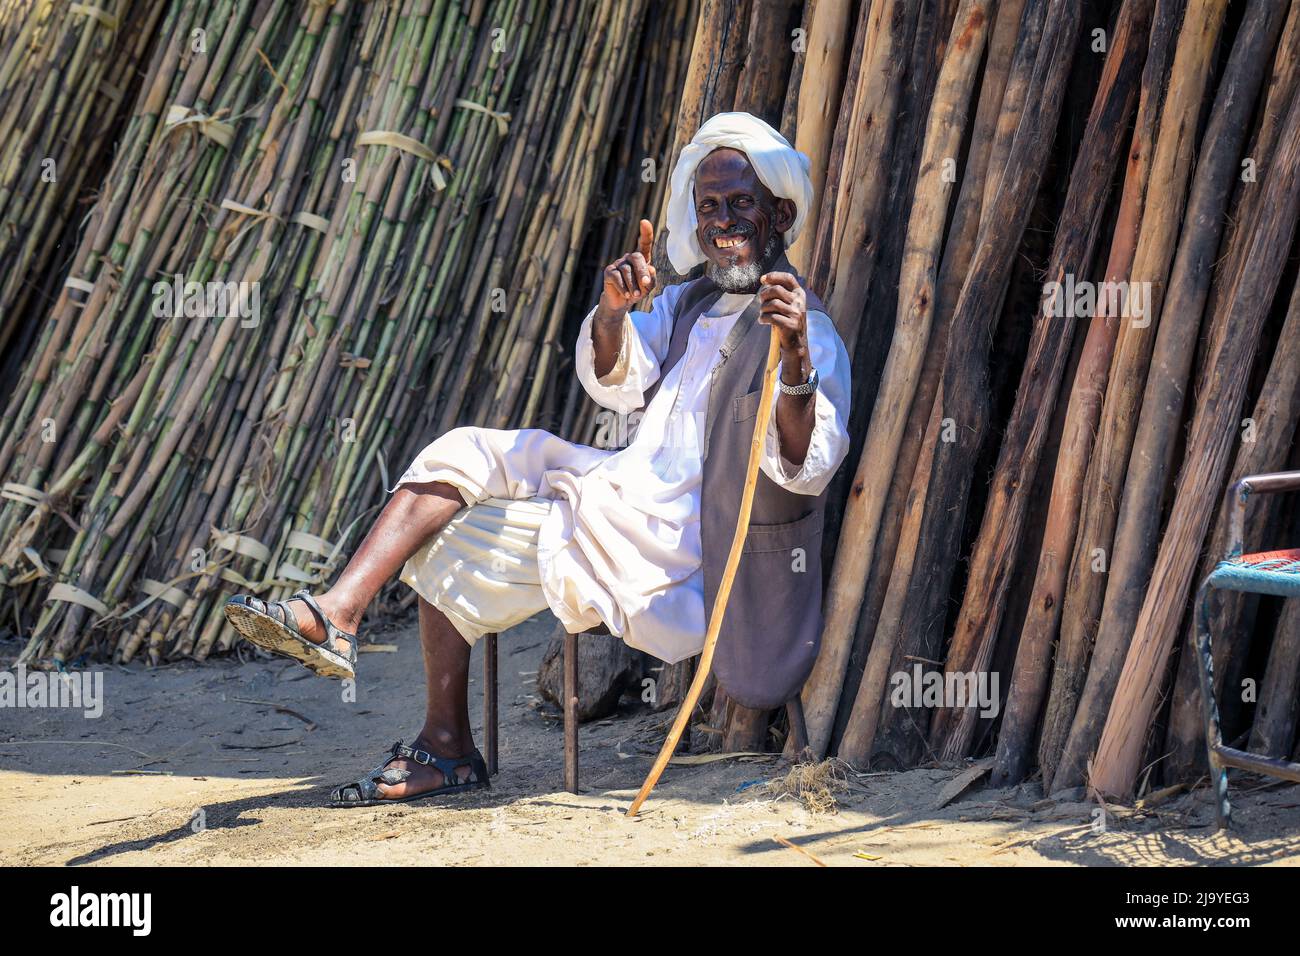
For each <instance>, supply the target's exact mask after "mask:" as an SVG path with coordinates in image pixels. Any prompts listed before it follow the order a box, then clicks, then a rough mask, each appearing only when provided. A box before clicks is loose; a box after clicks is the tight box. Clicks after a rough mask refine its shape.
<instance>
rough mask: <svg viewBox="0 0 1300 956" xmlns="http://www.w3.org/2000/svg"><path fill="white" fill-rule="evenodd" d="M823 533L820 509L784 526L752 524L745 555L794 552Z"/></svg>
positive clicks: (746, 536)
mask: <svg viewBox="0 0 1300 956" xmlns="http://www.w3.org/2000/svg"><path fill="white" fill-rule="evenodd" d="M821 533H822V511H821V509H820V508H818V509H815V510H813V511H810V512H808V514H806V515H804V516H803V517H802V518H799V519H798V520H797V521H787V522H785V523H783V524H751V525H750V526H749V533H748V534H747V535H745V548H744V552H743V553H745V554H757V553H763V552H772V551H793V550H794V549H795V548H805V549H806V548H808V546H809V545H810V544H811V543H812V542H813V541H814V540H815V539H817V538H818V537H820V536H821Z"/></svg>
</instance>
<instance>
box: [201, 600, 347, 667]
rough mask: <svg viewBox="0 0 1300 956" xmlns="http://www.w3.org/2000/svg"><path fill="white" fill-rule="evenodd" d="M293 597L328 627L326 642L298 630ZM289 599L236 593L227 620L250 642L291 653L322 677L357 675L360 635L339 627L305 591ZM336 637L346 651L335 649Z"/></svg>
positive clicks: (295, 658) (278, 651)
mask: <svg viewBox="0 0 1300 956" xmlns="http://www.w3.org/2000/svg"><path fill="white" fill-rule="evenodd" d="M292 600H299V601H302V602H303V603H304V604H306V605H307V607H309V608H311V611H312V613H313V614H315V615H316V618H317V620H319V621H320V622H321V625H322V626H323V627H324V628H325V642H324V643H322V644H317V643H315V642H313V641H309V640H307V638H305V637H303V636H302V634H301V633H299V631H298V620H297V618H296V617H294V613H293V611H292V610H290V608H289V601H292ZM289 601H263V600H262V599H261V598H256V597H253V595H251V594H236V595H235V596H234V597H232V598H231V599H230V600H228V601H227V602H226V605H225V608H224V611H225V613H226V620H228V621H229V622H230V623H231V624H232V625H234V628H235V630H237V631H238V632H239V633H240V634H242V635H243V636H244V639H245V640H246V641H248V642H249V643H250V644H255V645H257V646H258V647H261V648H264V649H265V650H268V651H271V652H272V653H273V654H279V655H281V656H283V657H291V658H293V659H294V660H296V661H298V662H300V663H301V664H303V665H304V666H306V667H308V668H310V669H311V670H313V671H315V672H316V673H317V674H319V675H320V676H322V677H337V678H353V677H356V675H357V671H356V664H357V636H356V635H355V634H348V633H347V632H346V631H343V630H340V629H339V628H338V627H337V626H336V625H335V624H334V622H333V621H331V620H330V619H329V618H328V617H326V616H325V612H324V611H322V610H321V608H320V605H319V604H317V603H316V599H315V598H314V597H312V596H311V595H310V594H308V593H307V592H306V591H299V592H297V593H296V594H295V595H294V596H293V597H292V598H290V599H289ZM336 638H337V639H340V640H342V641H346V642H347V644H348V651H347V654H346V655H343V654H340V653H338V651H336V650H334V645H333V642H334V640H335V639H336Z"/></svg>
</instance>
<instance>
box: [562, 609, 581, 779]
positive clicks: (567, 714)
mask: <svg viewBox="0 0 1300 956" xmlns="http://www.w3.org/2000/svg"><path fill="white" fill-rule="evenodd" d="M564 789H565V790H568V791H569V793H577V792H578V635H577V634H567V633H566V634H565V635H564Z"/></svg>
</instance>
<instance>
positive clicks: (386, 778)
mask: <svg viewBox="0 0 1300 956" xmlns="http://www.w3.org/2000/svg"><path fill="white" fill-rule="evenodd" d="M399 757H405V758H406V759H408V760H414V761H415V762H416V763H418V764H420V765H421V766H426V767H429V766H431V767H436V768H437V769H438V770H440V771H441V772H442V783H441V784H440V785H439V786H436V787H434V788H433V789H431V790H425V791H423V792H421V793H415V794H412V795H411V796H409V797H384V796H382V795H381V794H380V792H379V784H381V783H382V784H387V785H388V786H390V787H392V786H396V785H397V784H399V783H401V782H402V781H403V780H406V779H407V778H408V777H410V776H411V771H409V770H403V769H401V768H399V767H390V766H389V764H391V763H392V762H393V761H394V760H396V759H397V758H399ZM462 767H469V776H468V777H466V778H465V779H464V780H462V779H460V775H459V774H457V773H456V771H457V770H459V769H461V768H462ZM491 786H492V784H491V783H490V782H489V780H488V772H487V764H486V763H485V762H484V760H483V755H482V754H481V753H479V752H478V750H477V749H474V750H471V751H470V752H469V753H468V754H466V755H465V756H463V757H435V756H433V754H431V753H429V752H428V751H425V750H418V749H416V748H413V747H407V746H405V745H403V743H402V742H401V741H400V740H399V741H398V742H397V743H395V744H393V749H392V750H390V751H389V752H388V756H387V757H386V758H384V762H383V763H381V764H380V765H379V766H378V767H376V768H375V769H374V770H371V771H370V772H369V773H368V774H366V775H365V776H364V777H362V778H361V779H360V780H355V781H353V782H352V783H345V784H343V785H342V786H340V787H337V788H335V789H334V790H332V791H331V792H330V806H333V807H376V806H379V805H380V804H384V803H410V802H411V801H412V800H423V799H425V798H426V797H440V796H442V795H443V794H447V793H459V792H461V791H464V790H480V789H490V788H491Z"/></svg>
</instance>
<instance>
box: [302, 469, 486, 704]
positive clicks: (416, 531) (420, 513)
mask: <svg viewBox="0 0 1300 956" xmlns="http://www.w3.org/2000/svg"><path fill="white" fill-rule="evenodd" d="M463 507H465V499H464V498H462V497H461V495H460V491H459V490H458V489H457V488H456V486H455V485H449V484H447V483H446V482H443V481H430V482H426V483H423V484H407V485H402V487H400V488H398V489H397V490H396V491H395V492H393V496H392V497H391V498H390V499H389V500H388V504H386V505H384V510H383V511H381V512H380V513H379V517H378V518H377V519H376V520H375V523H374V524H373V525H371V526H370V531H369V532H368V533H367V534H366V537H365V539H364V540H363V541H362V542H361V545H360V546H359V547H358V548H357V550H356V553H355V554H353V555H352V560H350V561H349V562H348V564H347V567H345V568H344V569H343V573H342V574H340V575H339V578H338V580H337V581H335V582H334V584H333V586H332V587H330V589H329V590H328V591H326V592H325V593H324V594H321V595H319V596H317V598H316V600H317V602H318V603H319V604H320V606H321V610H323V611H324V612H325V614H326V615H327V616H328V617H329V619H330V620H331V621H333V622H334V623H335V625H337V626H338V627H340V628H342V629H343V630H344V631H346V632H347V633H349V634H355V633H357V628H359V627H360V626H361V618H362V615H364V614H365V611H366V607H367V606H368V605H369V604H370V602H371V601H372V600H374V597H375V595H376V594H378V593H379V589H380V588H382V587H383V586H384V585H385V584H387V583H388V581H389V580H390V579H391V578H392V577H393V575H395V574H397V572H398V571H400V570H401V569H402V566H403V565H405V564H406V561H407V559H408V558H410V557H411V555H413V554H415V552H416V551H418V550H419V549H420V547H421V546H422V545H424V544H425V543H426V542H428V540H429V539H430V538H432V537H433V536H434V535H436V534H437V533H438V532H439V531H441V530H442V529H443V528H445V527H446V526H447V522H449V521H450V520H451V519H452V517H453V516H454V515H455V514H456V512H457V511H459V510H460V509H461V508H463ZM289 607H290V609H292V611H293V613H294V616H295V617H296V618H297V620H298V629H299V631H300V632H301V633H302V635H303V637H305V638H307V639H308V640H309V641H314V642H315V643H317V644H319V643H321V641H323V640H324V638H325V631H324V629H323V628H322V627H321V625H320V622H319V621H318V620H317V619H316V615H314V614H313V613H312V612H311V610H310V609H309V608H308V607H307V605H306V604H304V603H303V602H302V601H293V602H291V603H290V604H289ZM421 623H422V625H423V617H422V618H421ZM447 626H448V627H450V626H451V625H450V624H448V625H447ZM452 634H454V635H455V636H456V640H458V641H460V643H461V644H464V643H465V641H464V640H463V639H462V638H461V637H460V635H459V634H457V633H456V631H455V630H454V629H453V630H452ZM336 643H338V642H336ZM336 649H338V650H340V651H341V652H346V647H344V648H336ZM461 696H462V697H463V696H464V692H463V690H462V693H461Z"/></svg>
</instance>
